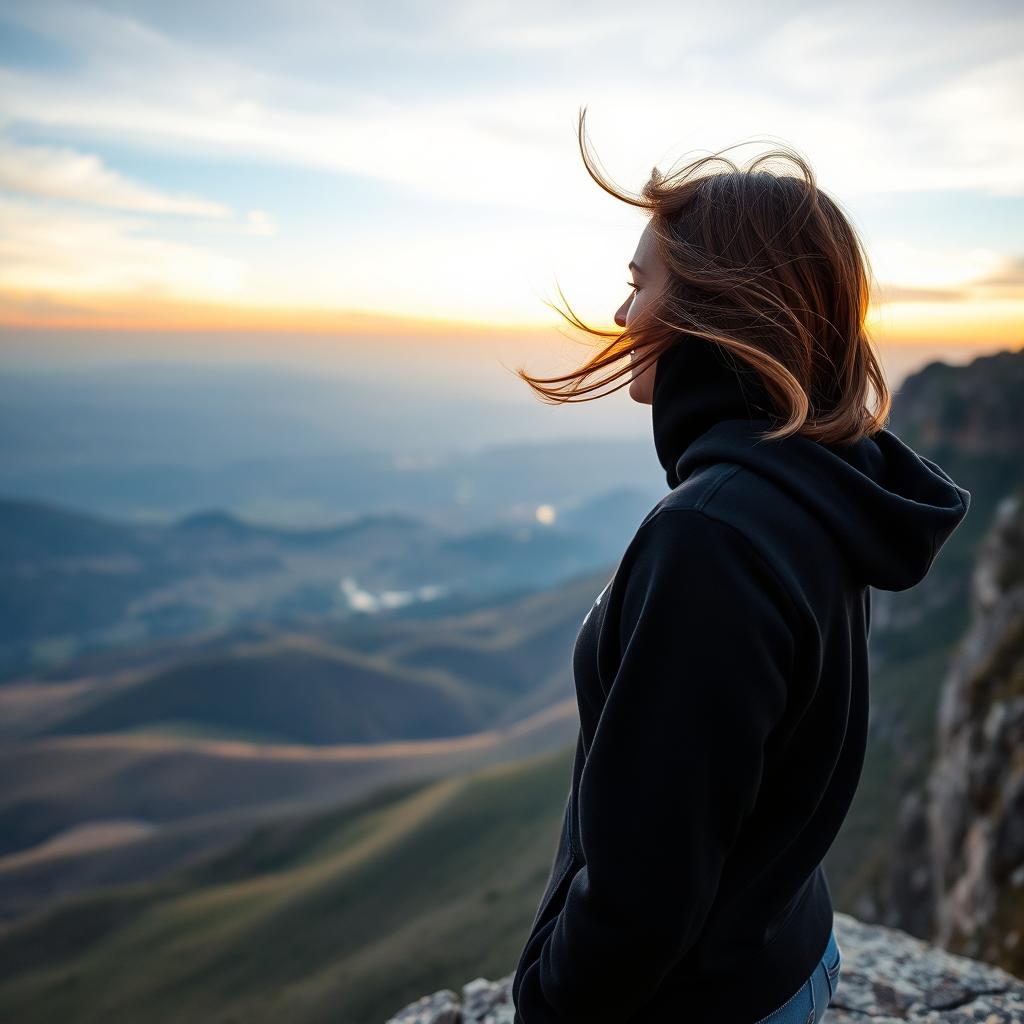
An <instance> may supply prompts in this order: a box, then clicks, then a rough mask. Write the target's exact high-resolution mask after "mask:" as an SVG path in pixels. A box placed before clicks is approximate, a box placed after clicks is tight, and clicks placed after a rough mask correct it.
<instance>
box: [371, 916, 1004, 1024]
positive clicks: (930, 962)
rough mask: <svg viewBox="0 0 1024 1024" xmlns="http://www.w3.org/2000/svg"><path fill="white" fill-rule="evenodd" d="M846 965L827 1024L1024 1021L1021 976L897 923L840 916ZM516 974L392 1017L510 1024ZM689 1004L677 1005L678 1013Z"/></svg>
mask: <svg viewBox="0 0 1024 1024" xmlns="http://www.w3.org/2000/svg"><path fill="white" fill-rule="evenodd" d="M835 931H836V938H837V939H838V941H839V946H840V949H841V950H842V953H843V969H842V973H841V974H840V976H839V985H838V988H837V989H836V994H835V996H834V998H833V1000H832V1002H831V1003H830V1004H829V1008H828V1012H827V1013H826V1014H825V1015H824V1016H823V1018H822V1020H824V1021H825V1022H826V1024H854V1022H858V1024H864V1022H865V1020H870V1022H871V1024H890V1022H894V1021H906V1020H911V1021H920V1022H922V1024H940V1022H941V1024H965V1022H967V1021H982V1022H984V1024H1024V981H1022V980H1021V979H1019V978H1016V977H1014V976H1013V975H1012V974H1009V973H1007V972H1006V971H1004V970H1002V969H1001V968H999V967H994V966H992V965H991V964H987V963H982V962H981V961H978V960H971V959H970V958H968V957H964V956H958V955H956V954H953V953H947V952H946V951H945V950H943V949H939V948H938V947H936V946H930V945H929V944H928V943H926V942H922V941H921V940H920V939H916V938H914V936H912V935H908V934H907V933H906V932H902V931H899V930H898V929H895V928H886V927H884V926H882V925H874V924H864V923H863V922H861V921H858V920H857V918H855V917H850V916H849V915H848V914H841V913H838V912H837V913H836V915H835ZM511 982H512V974H508V975H506V976H505V977H503V978H498V979H497V980H495V981H488V980H487V979H486V978H476V979H474V980H473V981H471V982H468V983H467V984H466V985H464V986H463V988H462V994H461V996H460V995H458V994H456V993H455V992H453V991H452V990H451V989H441V991H439V992H435V993H434V994H433V995H429V996H423V997H422V998H421V999H418V1000H416V1002H414V1003H410V1004H409V1005H408V1006H406V1007H404V1008H403V1009H401V1010H399V1011H398V1013H396V1014H395V1015H394V1016H393V1017H391V1018H389V1019H388V1022H387V1024H512V1019H513V1006H512V998H511V993H510V989H509V986H510V984H511ZM685 1019H686V1007H685V1006H680V1007H679V1020H685Z"/></svg>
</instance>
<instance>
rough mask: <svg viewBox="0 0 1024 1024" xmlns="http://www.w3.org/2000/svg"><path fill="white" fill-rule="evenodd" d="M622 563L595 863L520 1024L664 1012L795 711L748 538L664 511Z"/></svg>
mask: <svg viewBox="0 0 1024 1024" xmlns="http://www.w3.org/2000/svg"><path fill="white" fill-rule="evenodd" d="M627 554H628V558H629V567H628V576H627V578H626V581H625V583H624V590H623V595H622V600H621V604H620V605H619V607H620V608H621V613H620V618H619V621H618V624H617V625H618V629H619V641H620V647H619V650H620V651H621V657H620V659H619V666H618V669H617V672H616V674H615V677H614V679H613V680H611V681H610V686H608V689H607V697H606V701H605V704H604V707H603V709H602V712H601V716H600V719H599V721H598V724H597V727H596V731H595V734H594V738H593V740H592V743H591V748H590V751H589V752H588V755H587V760H586V764H585V767H584V769H583V773H582V778H581V781H580V789H579V808H578V813H579V837H578V838H579V846H580V849H581V852H582V854H583V857H582V859H583V860H584V862H585V863H584V866H583V867H582V868H580V870H579V871H578V872H577V873H576V875H575V876H574V877H573V879H572V882H571V885H570V887H569V890H568V895H567V897H566V900H565V903H564V906H563V908H562V910H561V911H560V913H559V915H558V916H557V917H556V918H555V919H554V921H553V924H552V927H551V928H550V930H549V932H548V935H547V937H546V939H545V940H544V943H543V946H541V948H540V949H539V952H538V955H537V957H536V958H535V960H534V962H533V963H531V964H530V965H529V967H528V968H526V970H525V971H524V973H523V979H522V984H521V986H520V989H519V993H518V1001H517V1005H516V1016H515V1021H516V1024H555V1022H558V1024H569V1022H573V1024H579V1022H580V1021H587V1022H588V1024H602V1022H612V1021H614V1022H616V1024H622V1022H624V1021H628V1020H630V1019H632V1015H633V1014H636V1013H639V1012H640V1011H641V1009H642V1008H643V1006H644V1004H645V1003H647V1002H648V1000H650V999H651V998H652V997H653V996H654V994H655V991H656V989H657V988H658V985H659V983H660V982H661V980H662V979H663V978H664V976H665V975H666V973H667V972H668V971H669V970H670V969H671V967H672V966H673V965H674V964H675V963H676V962H677V961H678V960H679V959H680V958H681V957H682V956H684V955H685V954H686V952H687V951H688V950H689V949H690V948H691V946H693V944H694V943H695V942H696V940H697V938H698V937H699V935H700V932H701V929H702V927H703V925H704V922H705V919H706V917H707V914H708V911H709V909H710V907H711V905H712V903H713V901H714V899H715V894H716V890H717V887H718V880H719V877H720V875H721V873H722V868H723V865H724V862H725V859H726V857H727V856H728V854H729V851H730V849H731V847H732V846H733V843H734V841H735V840H736V837H737V834H738V832H739V829H740V826H741V825H742V823H743V820H744V818H745V817H746V816H747V815H748V814H749V813H750V811H751V809H752V808H753V806H754V801H755V799H756V797H757V793H758V789H759V787H760V783H761V774H762V768H763V763H764V757H763V754H764V745H765V740H766V739H767V737H768V735H769V734H770V733H771V731H772V729H773V728H774V727H775V725H776V724H777V723H778V722H779V720H780V718H781V717H782V714H783V711H784V709H785V706H786V699H787V682H788V679H789V675H790V671H791V665H792V662H793V658H794V649H795V646H796V640H795V636H794V632H795V625H796V622H797V620H796V612H795V606H794V605H793V604H792V602H791V599H790V597H789V595H788V593H787V592H786V591H785V590H784V588H783V586H782V584H781V583H780V582H779V580H778V577H777V576H776V575H775V573H774V572H773V570H772V569H771V568H770V567H769V566H768V565H767V564H766V562H765V561H764V560H763V558H762V557H761V555H760V554H759V553H758V551H757V550H756V549H755V548H754V547H753V545H752V544H751V542H750V541H749V540H747V538H746V537H745V535H744V534H742V533H741V532H739V531H738V530H737V529H736V528H734V527H733V526H731V525H729V524H727V523H725V522H724V521H721V520H718V519H715V518H712V517H711V516H710V515H708V514H706V513H704V512H701V511H697V510H693V509H663V510H661V511H660V512H657V513H655V515H654V516H653V517H652V518H651V519H650V520H648V521H647V522H645V523H644V524H643V525H642V526H641V527H640V530H639V531H638V533H637V537H636V539H635V542H634V543H633V544H631V545H630V550H629V552H628V553H627ZM624 567H625V566H624ZM614 607H615V606H614V605H609V608H608V616H609V619H608V622H607V623H606V624H605V628H606V629H608V628H610V629H612V630H614V629H615V628H616V623H615V622H614V616H613V608H614ZM612 635H614V634H612Z"/></svg>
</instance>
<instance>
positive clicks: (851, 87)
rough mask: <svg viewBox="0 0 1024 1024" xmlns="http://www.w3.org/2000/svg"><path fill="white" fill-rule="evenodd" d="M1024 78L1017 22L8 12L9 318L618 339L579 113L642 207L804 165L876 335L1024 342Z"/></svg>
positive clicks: (374, 8) (526, 9) (451, 7)
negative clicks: (644, 189)
mask: <svg viewBox="0 0 1024 1024" xmlns="http://www.w3.org/2000/svg"><path fill="white" fill-rule="evenodd" d="M1022 87H1024V7H1021V5H1020V4H1018V3H988V2H975V3H972V4H963V3H955V4H947V3H936V2H929V3H902V2H896V3H894V2H888V3H885V4H871V3H868V4H864V3H857V4H849V3H842V4H839V3H829V2H824V3H822V2H817V3H813V4H811V3H787V2H777V3H773V4H770V5H769V4H763V3H760V2H742V3H717V4H707V3H696V2H692V3H689V2H679V0H674V2H671V3H643V2H640V3H634V4H622V3H590V4H587V5H579V4H577V3H570V2H559V0H545V2H543V3H535V2H529V0H527V2H524V0H516V2H514V3H512V2H507V3H506V2H482V0H472V2H451V0H447V2H446V0H437V2H432V3H411V2H408V3H396V2H388V0H373V2H370V0H367V2H362V0H345V2H326V0H289V2H275V3H271V2H267V0H245V2H241V0H239V2H229V0H226V2H221V3H218V4H210V3H208V2H206V0H204V2H202V3H200V2H196V0H175V2H174V3H171V4H169V3H166V2H163V0H157V2H124V0H122V2H85V0H79V2H70V3H69V2H64V0H34V2H31V3H29V2H24V0H22V2H12V0H0V327H2V328H5V332H4V335H3V337H4V338H6V339H8V340H9V339H11V338H12V337H14V336H15V335H16V334H17V332H18V331H30V330H35V329H41V328H46V329H48V330H50V331H51V335H52V331H53V330H54V329H59V330H60V331H61V332H63V333H64V334H67V333H69V332H70V333H73V332H75V331H83V332H94V333H83V335H82V336H83V337H88V338H90V339H96V338H97V335H96V334H95V332H96V331H100V332H106V333H104V334H103V337H107V338H109V336H110V335H111V333H112V332H114V333H116V332H118V331H122V332H123V331H131V332H135V333H133V335H132V336H133V337H138V333H137V332H139V331H147V330H154V331H175V332H179V334H180V333H181V332H184V334H185V336H188V335H189V332H195V334H196V336H199V333H200V332H202V337H203V338H204V342H203V344H204V345H205V346H207V348H209V347H214V348H215V347H217V345H218V341H217V340H216V339H217V338H218V337H220V336H223V337H224V338H225V339H227V338H228V336H229V335H231V334H232V333H234V334H235V335H236V336H237V334H238V332H243V334H244V335H245V336H246V337H252V336H253V332H256V331H278V332H289V333H290V334H291V335H292V336H293V337H306V336H313V335H316V334H322V333H324V332H327V333H330V334H335V335H350V336H362V337H367V336H369V337H373V336H379V337H390V336H394V335H399V336H405V337H416V336H423V337H435V338H437V337H443V338H445V339H447V340H446V342H445V343H446V344H449V343H451V340H452V339H453V338H454V339H457V338H458V336H459V333H460V331H464V332H473V331H482V330H486V331H493V332H503V331H504V332H519V334H518V336H522V337H526V336H528V335H529V333H530V332H539V333H538V335H537V336H538V337H543V336H544V332H547V333H548V334H550V332H551V330H552V328H553V327H555V326H558V325H561V326H563V327H565V326H566V325H565V322H564V321H563V320H562V319H561V318H560V317H559V316H558V314H557V313H555V312H554V311H553V310H552V309H551V308H550V306H548V305H547V304H546V303H547V302H557V301H559V289H561V290H562V292H563V293H564V294H565V295H566V297H567V298H568V300H569V301H570V303H571V305H572V308H573V309H574V310H575V311H576V312H577V313H579V314H580V315H581V316H582V317H583V318H584V319H585V320H588V322H592V323H595V324H596V325H598V326H610V324H611V320H612V316H613V314H614V311H615V310H616V309H617V308H618V307H619V306H620V304H621V303H622V301H623V300H624V299H625V298H626V295H627V286H626V279H627V278H628V276H629V275H628V271H627V269H626V264H627V262H628V261H629V259H630V257H631V256H632V255H633V252H634V249H635V247H636V242H637V239H638V238H639V234H640V232H641V230H642V229H643V225H644V219H643V214H642V213H641V212H640V211H637V210H635V209H631V208H629V207H628V206H626V205H624V204H622V203H619V202H618V201H616V200H615V199H613V198H612V197H611V196H609V195H607V194H606V193H604V192H603V191H602V190H601V189H600V188H598V187H597V185H596V184H595V183H593V182H592V181H591V179H590V177H589V176H588V175H587V173H586V170H585V169H584V166H583V163H582V160H581V158H580V154H579V150H578V144H577V138H576V130H577V117H578V114H579V110H580V108H581V107H586V108H587V132H588V137H589V142H590V145H591V147H592V149H593V151H594V152H595V153H596V155H597V157H598V159H599V160H600V163H601V166H602V167H603V168H604V169H605V170H606V171H607V173H609V174H610V176H611V177H612V178H613V180H615V181H616V182H617V183H618V184H620V185H622V186H624V187H626V188H628V189H631V190H633V191H637V190H639V188H640V187H641V186H642V184H643V182H644V181H645V180H646V178H647V177H648V175H649V173H650V171H651V169H652V167H654V166H658V167H659V168H660V169H662V170H663V171H665V170H668V169H669V168H670V167H671V166H672V165H673V164H674V163H677V162H678V161H680V160H682V159H688V158H693V157H694V156H697V155H704V154H706V153H708V152H711V151H714V150H716V149H718V148H720V147H724V146H732V147H736V148H734V149H733V151H732V154H731V155H732V156H733V159H737V160H740V161H742V160H743V159H745V158H747V157H753V156H754V155H756V154H757V153H759V152H761V151H763V150H764V149H766V148H769V146H770V144H771V143H774V142H781V143H785V144H787V145H790V146H792V147H794V148H796V149H797V150H798V151H799V152H801V153H802V154H803V155H804V156H806V157H807V158H808V159H809V160H810V162H811V164H812V166H813V167H814V169H815V171H816V173H817V176H818V182H819V184H820V186H821V187H822V188H823V189H825V190H826V191H827V192H828V193H829V194H830V195H831V196H832V197H833V198H834V199H835V200H836V201H837V202H838V203H839V204H840V205H841V206H842V208H843V209H844V210H845V211H846V213H847V215H848V216H849V218H850V220H851V222H852V223H853V224H854V226H855V228H856V229H857V230H858V232H859V233H860V235H861V237H862V238H863V240H864V243H865V246H866V249H867V251H868V255H869V258H870V260H871V266H872V270H873V272H874V275H875V278H876V280H877V285H878V287H877V289H876V291H875V292H874V294H873V303H872V310H871V320H870V323H871V327H872V330H873V332H874V334H875V336H876V338H877V339H878V341H879V342H880V343H881V344H892V345H921V346H928V347H929V348H932V349H934V348H939V349H942V348H943V347H948V348H949V349H950V350H953V349H956V350H958V351H961V350H964V349H974V348H977V349H979V350H980V349H986V350H992V349H995V348H1000V347H1013V348H1019V347H1020V346H1021V345H1024V242H1022V240H1021V239H1022V230H1021V229H1022V227H1024V88H1022ZM12 331H13V332H14V334H12V333H11V332H12ZM51 335H46V336H47V337H50V336H51ZM19 336H21V335H19ZM40 337H42V335H40ZM211 337H212V338H213V339H214V340H213V341H210V340H209V339H210V338H211ZM41 344H42V343H41ZM88 344H89V345H92V344H96V345H99V342H98V341H95V340H94V341H90V342H88ZM224 344H225V345H230V344H234V345H236V346H237V341H235V342H229V341H227V340H225V342H224Z"/></svg>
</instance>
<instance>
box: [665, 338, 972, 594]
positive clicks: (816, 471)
mask: <svg viewBox="0 0 1024 1024" xmlns="http://www.w3.org/2000/svg"><path fill="white" fill-rule="evenodd" d="M771 409H772V403H771V399H770V396H768V394H767V393H766V392H765V391H764V389H763V387H762V385H761V384H760V381H759V380H758V379H757V378H756V376H755V375H754V374H752V373H751V372H750V371H744V373H743V374H742V375H741V374H740V373H738V372H737V371H735V370H733V369H732V367H731V366H730V365H729V364H728V363H727V362H726V357H725V355H724V354H722V350H721V349H720V347H719V346H718V345H715V344H714V343H713V342H708V341H705V340H704V339H702V338H693V337H687V338H686V340H685V341H683V342H680V343H679V344H678V345H676V346H675V347H674V348H671V349H669V350H668V351H667V352H664V353H662V355H661V356H660V357H659V358H658V362H657V364H656V367H655V382H654V401H653V407H652V423H653V428H654V443H655V448H656V450H657V453H658V458H659V461H660V462H661V465H662V468H664V470H665V475H666V480H667V481H668V484H669V486H670V487H676V486H677V485H678V484H679V483H681V482H682V481H683V480H685V479H686V477H687V476H689V475H690V473H692V472H693V471H694V469H695V468H696V467H697V466H699V465H702V464H704V463H708V462H731V463H735V464H738V465H741V466H744V467H745V468H747V469H749V470H751V471H752V472H755V473H758V474H759V475H761V476H762V477H765V478H766V479H769V480H771V481H772V482H773V483H774V484H776V485H777V486H778V487H781V488H783V489H784V490H786V491H787V492H788V493H789V494H791V495H792V496H794V497H795V498H796V499H797V500H798V501H800V502H801V503H802V504H803V505H804V506H805V507H806V508H807V509H808V510H809V511H810V512H811V513H813V514H814V515H815V516H816V517H817V518H818V519H819V520H820V521H821V522H822V523H823V524H824V526H825V527H826V528H827V529H828V531H829V532H830V533H831V534H832V535H833V536H834V537H835V538H836V540H837V542H838V543H839V545H840V547H841V548H842V549H843V550H844V551H845V553H846V555H847V557H848V559H849V561H850V563H851V565H852V567H853V569H854V571H855V573H856V574H857V575H858V577H859V578H860V580H861V581H862V582H863V583H865V584H868V585H870V586H872V587H876V588H878V589H880V590H906V589H908V588H909V587H912V586H914V585H915V584H917V583H919V582H920V581H921V580H922V579H924V577H925V576H926V575H927V573H928V570H929V569H930V568H931V564H932V562H933V561H934V560H935V556H936V555H937V554H938V552H939V549H940V548H941V546H942V545H943V544H944V543H945V542H946V540H947V539H948V538H949V536H950V534H951V533H952V532H953V530H954V529H956V527H957V526H959V524H960V523H961V522H962V520H963V518H964V516H966V514H967V510H968V508H969V507H970V500H971V495H970V492H969V491H968V490H966V489H965V488H963V487H961V486H959V485H958V484H957V483H956V482H954V481H953V479H952V478H951V477H950V476H949V475H948V474H947V473H946V472H945V470H943V469H942V468H941V467H940V466H938V465H936V464H935V463H934V462H932V461H931V460H929V459H926V458H924V457H923V456H921V455H919V454H917V452H915V451H914V450H913V449H912V448H910V447H909V446H908V445H906V444H904V443H903V441H901V440H900V439H899V438H898V437H897V436H896V435H895V434H894V433H892V432H891V431H890V430H888V429H883V430H880V431H878V432H876V433H875V434H873V435H872V436H871V437H866V438H862V439H861V440H860V441H857V442H855V443H853V444H843V445H825V444H822V443H821V442H818V441H813V440H811V439H810V438H807V437H800V436H794V437H784V438H778V439H776V440H768V441H766V440H762V439H761V437H760V435H761V434H762V433H763V432H764V431H766V430H770V429H772V427H774V426H777V425H778V419H777V418H775V419H770V418H768V417H767V416H766V415H765V413H766V411H768V410H771Z"/></svg>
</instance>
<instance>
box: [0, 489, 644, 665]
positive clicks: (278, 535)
mask: <svg viewBox="0 0 1024 1024" xmlns="http://www.w3.org/2000/svg"><path fill="white" fill-rule="evenodd" d="M647 507H648V506H647V505H646V503H645V502H644V501H643V500H641V499H639V498H638V496H637V495H636V494H635V493H634V492H627V491H620V492H618V493H617V494H616V495H614V496H613V497H610V498H608V499H607V500H606V501H605V503H604V504H603V506H602V507H601V508H600V509H599V510H598V515H597V516H596V518H589V519H588V517H587V516H586V515H583V514H580V515H577V516H576V519H577V525H576V526H570V527H569V528H566V527H564V526H562V525H561V524H560V523H558V522H555V523H552V524H549V525H544V524H542V523H540V522H536V521H535V522H533V523H531V524H528V525H521V526H516V527H510V526H503V527H495V528H492V529H487V530H482V531H477V532H473V533H469V534H455V533H452V532H450V531H445V530H441V529H439V528H438V527H435V526H431V525H429V524H427V523H425V522H423V521H421V520H418V519H416V518H414V517H412V516H408V515H405V514H402V513H395V512H390V513H379V514H368V515H364V516H361V517H359V518H358V519H356V520H354V521H352V522H348V523H342V524H338V525H336V526H330V527H323V528H318V529H296V528H278V527H272V526H266V525H260V524H256V523H250V522H247V521H245V520H243V519H241V518H240V517H238V516H235V515H233V514H231V513H229V512H226V511H224V510H217V509H210V510H205V511H202V512H197V513H194V514H191V515H189V516H186V517H184V518H183V519H181V520H180V521H178V522H176V523H174V524H172V525H170V526H159V525H138V524H134V523H115V522H113V521H111V520H108V519H104V518H101V517H97V516H93V515H89V514H86V513H81V512H75V511H72V510H68V509H61V508H55V507H53V506H50V505H47V504H43V503H40V502H33V501H26V500H18V499H6V500H0V538H2V540H0V681H3V680H4V679H7V680H9V679H11V678H14V677H17V676H18V675H21V674H25V673H28V672H33V673H35V674H37V675H39V674H42V673H45V672H47V671H52V670H53V669H55V668H59V667H60V666H62V665H66V664H68V663H70V662H72V661H73V660H74V659H75V658H78V657H80V656H82V655H84V654H87V653H89V652H91V651H99V650H103V649H109V648H124V647H131V646H136V645H139V644H144V643H147V642H150V641H153V640H157V639H160V638H170V637H181V638H184V637H187V636H190V635H193V634H197V633H202V632H204V631H207V630H211V629H220V628H223V627H225V626H230V625H242V624H245V623H250V622H269V623H273V624H277V625H280V626H284V627H289V628H296V629H299V630H305V629H306V628H307V627H308V626H309V624H310V623H311V622H315V621H316V620H318V619H321V618H325V619H329V620H332V621H336V622H340V621H344V620H346V619H349V618H352V617H355V616H365V615H372V614H379V613H384V612H387V613H391V614H396V615H402V614H412V615H417V614H420V610H419V606H421V605H424V604H428V605H433V604H437V605H438V609H439V611H438V612H433V611H430V612H428V614H439V613H444V612H448V611H459V610H464V609H466V608H469V607H472V606H473V605H475V604H478V603H480V602H481V601H486V600H489V599H490V598H492V597H494V596H497V595H500V594H508V593H511V592H515V591H529V590H533V589H536V588H543V587H549V586H554V585H558V584H559V583H561V582H562V581H564V580H567V579H570V578H572V577H574V576H578V575H580V574H585V573H588V572H593V571H595V570H597V569H599V568H600V567H602V566H606V565H608V564H609V563H614V562H615V561H616V560H617V559H618V557H619V556H620V554H621V551H622V548H623V547H624V546H625V544H626V542H627V541H628V539H629V536H630V535H631V532H632V528H633V527H634V526H635V524H636V523H637V522H639V521H640V519H641V518H642V517H643V514H644V512H646V510H647Z"/></svg>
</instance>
